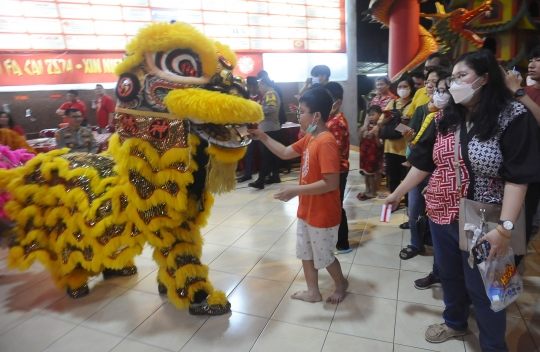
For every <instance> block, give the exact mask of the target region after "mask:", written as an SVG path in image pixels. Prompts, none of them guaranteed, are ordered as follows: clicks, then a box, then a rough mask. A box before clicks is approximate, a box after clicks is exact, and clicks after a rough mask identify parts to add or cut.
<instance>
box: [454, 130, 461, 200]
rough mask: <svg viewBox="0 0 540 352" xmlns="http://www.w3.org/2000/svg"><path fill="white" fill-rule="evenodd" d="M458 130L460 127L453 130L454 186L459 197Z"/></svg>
mask: <svg viewBox="0 0 540 352" xmlns="http://www.w3.org/2000/svg"><path fill="white" fill-rule="evenodd" d="M458 132H460V129H459V128H457V129H456V131H455V132H454V170H455V172H456V180H457V182H456V186H457V191H458V195H459V197H460V198H461V169H460V168H461V166H460V164H459V138H458Z"/></svg>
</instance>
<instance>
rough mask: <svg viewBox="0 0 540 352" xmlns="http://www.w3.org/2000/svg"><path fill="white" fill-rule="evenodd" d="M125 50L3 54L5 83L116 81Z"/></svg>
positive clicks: (0, 76)
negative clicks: (116, 74) (107, 52)
mask: <svg viewBox="0 0 540 352" xmlns="http://www.w3.org/2000/svg"><path fill="white" fill-rule="evenodd" d="M123 56H124V54H123V53H109V54H98V53H89V54H78V53H66V54H56V53H52V54H42V53H32V54H18V53H17V54H0V82H1V85H2V86H22V85H37V84H74V83H75V84H76V83H96V82H99V83H107V82H115V81H116V80H117V77H116V76H115V75H114V68H115V67H116V65H117V64H118V63H119V62H120V61H122V57H123Z"/></svg>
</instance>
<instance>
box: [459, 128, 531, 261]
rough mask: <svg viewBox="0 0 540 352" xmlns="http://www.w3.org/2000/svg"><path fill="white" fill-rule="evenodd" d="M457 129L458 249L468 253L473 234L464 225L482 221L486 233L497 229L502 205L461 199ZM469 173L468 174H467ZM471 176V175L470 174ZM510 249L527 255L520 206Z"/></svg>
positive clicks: (522, 215)
mask: <svg viewBox="0 0 540 352" xmlns="http://www.w3.org/2000/svg"><path fill="white" fill-rule="evenodd" d="M458 132H459V129H458V130H457V131H456V132H455V133H454V137H455V140H454V169H455V171H456V185H457V191H458V196H459V197H460V200H459V249H461V250H462V251H467V252H470V251H471V248H472V247H473V244H472V239H473V236H474V233H473V232H472V231H466V230H465V224H479V223H480V222H481V221H482V220H483V221H484V222H485V223H486V224H487V231H491V230H493V229H495V227H497V225H498V223H499V220H500V219H501V210H502V204H489V203H481V202H476V201H474V200H470V199H467V198H463V197H461V173H460V164H459V139H458ZM469 173H470V172H469ZM470 174H471V175H472V173H470ZM510 247H511V248H512V250H513V252H514V254H516V255H524V254H526V253H527V245H526V241H525V206H524V205H522V206H521V210H520V211H519V214H518V217H517V220H516V222H515V223H514V229H513V230H512V236H511V237H510Z"/></svg>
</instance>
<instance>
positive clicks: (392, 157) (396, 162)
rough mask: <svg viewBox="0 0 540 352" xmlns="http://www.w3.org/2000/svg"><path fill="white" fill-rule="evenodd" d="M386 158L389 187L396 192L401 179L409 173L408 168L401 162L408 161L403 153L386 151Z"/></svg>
mask: <svg viewBox="0 0 540 352" xmlns="http://www.w3.org/2000/svg"><path fill="white" fill-rule="evenodd" d="M384 157H385V159H386V177H387V178H388V188H390V192H392V193H393V192H394V191H395V190H396V188H398V186H399V184H400V183H401V181H402V180H403V179H404V178H405V175H407V168H406V167H405V166H403V165H401V164H403V163H404V162H406V161H407V158H405V156H403V155H397V154H392V153H384Z"/></svg>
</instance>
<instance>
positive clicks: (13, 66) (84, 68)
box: [0, 53, 263, 86]
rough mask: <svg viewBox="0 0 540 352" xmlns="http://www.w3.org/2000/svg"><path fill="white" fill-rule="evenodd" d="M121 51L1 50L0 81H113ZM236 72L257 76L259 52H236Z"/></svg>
mask: <svg viewBox="0 0 540 352" xmlns="http://www.w3.org/2000/svg"><path fill="white" fill-rule="evenodd" d="M123 55H124V54H123V53H109V54H101V53H88V54H79V53H65V54H57V53H49V54H42V53H32V54H19V53H11V54H0V85H2V86H25V85H38V84H48V85H51V84H80V83H108V82H116V80H117V77H116V76H115V75H114V68H115V67H116V65H117V64H118V63H119V62H120V61H122V57H123ZM236 55H237V59H238V60H237V61H238V62H237V65H236V67H235V69H234V74H235V75H240V76H242V77H247V76H257V73H258V72H259V71H260V70H262V69H263V62H262V55H261V54H242V53H237V54H236Z"/></svg>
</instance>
